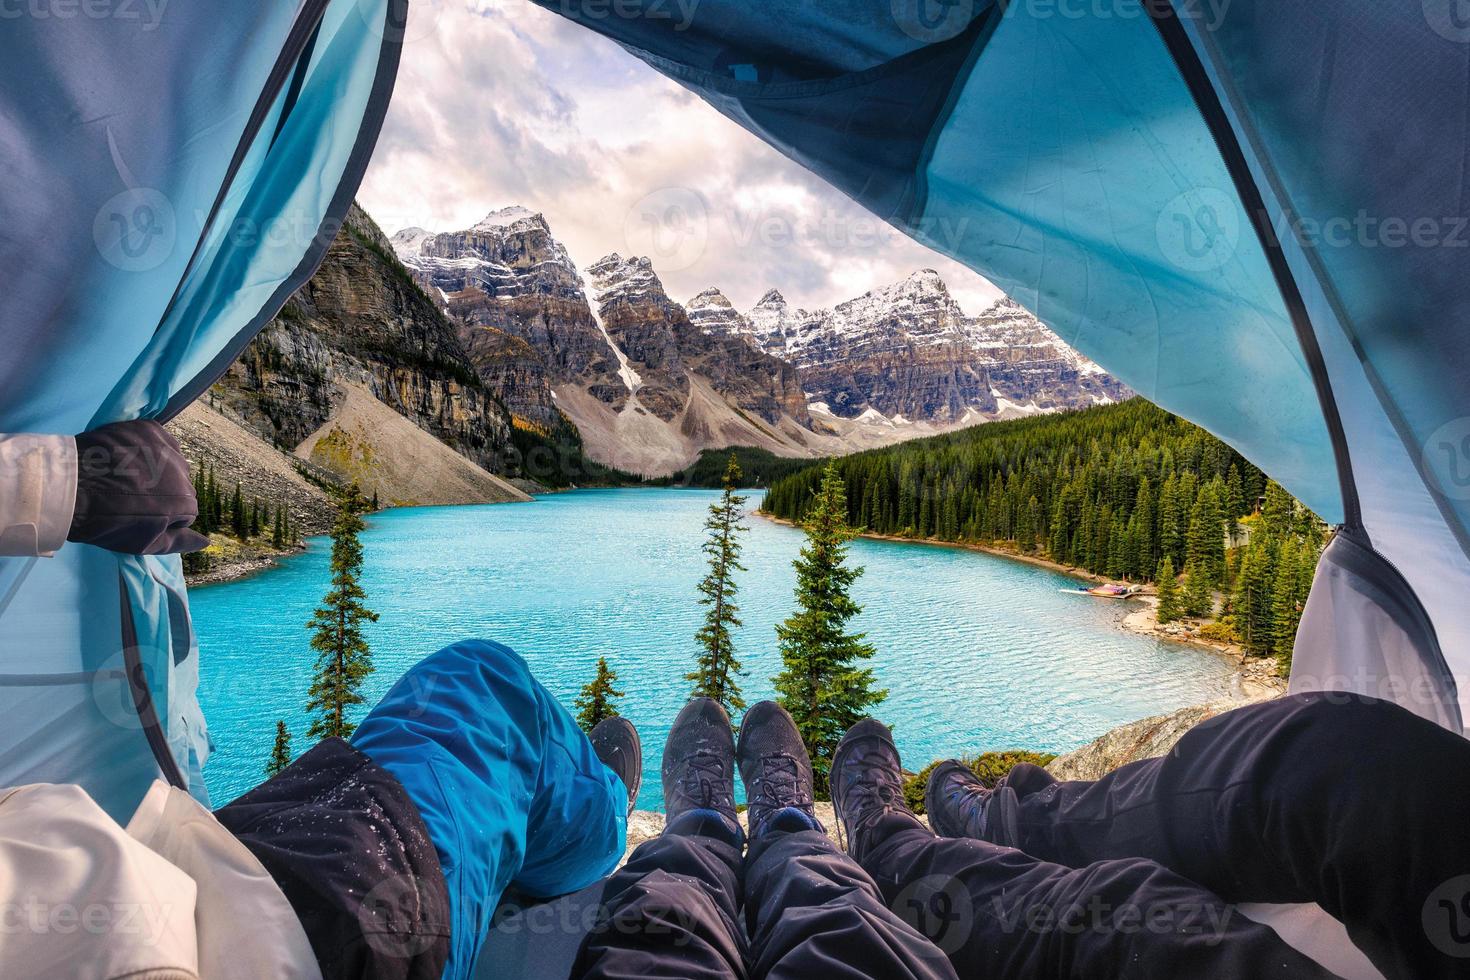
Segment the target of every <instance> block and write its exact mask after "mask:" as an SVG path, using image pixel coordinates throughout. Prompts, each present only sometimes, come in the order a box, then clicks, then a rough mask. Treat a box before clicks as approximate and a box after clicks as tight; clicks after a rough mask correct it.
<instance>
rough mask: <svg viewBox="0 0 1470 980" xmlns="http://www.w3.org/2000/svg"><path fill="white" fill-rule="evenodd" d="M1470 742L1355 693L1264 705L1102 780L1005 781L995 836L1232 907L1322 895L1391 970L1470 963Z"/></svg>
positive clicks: (991, 829) (993, 818)
mask: <svg viewBox="0 0 1470 980" xmlns="http://www.w3.org/2000/svg"><path fill="white" fill-rule="evenodd" d="M1466 813H1470V741H1467V740H1466V739H1464V738H1462V737H1460V736H1459V735H1457V734H1455V733H1453V732H1449V731H1446V730H1444V729H1442V728H1440V727H1438V726H1436V725H1434V724H1432V723H1430V722H1428V721H1425V720H1423V719H1421V718H1419V717H1417V716H1416V715H1413V714H1411V713H1410V712H1408V711H1406V710H1404V709H1403V708H1400V707H1398V706H1396V705H1393V704H1389V703H1387V702H1384V701H1378V700H1376V699H1373V698H1365V697H1360V696H1356V695H1341V694H1327V693H1319V694H1305V695H1296V696H1292V697H1288V698H1282V699H1280V700H1276V701H1271V702H1267V703H1264V704H1257V705H1250V706H1247V707H1244V708H1240V709H1237V710H1235V711H1231V712H1227V713H1225V714H1222V715H1219V716H1217V717H1215V718H1212V719H1210V720H1209V721H1207V722H1205V723H1204V724H1202V725H1199V726H1198V727H1196V728H1195V729H1193V730H1192V731H1190V732H1188V733H1187V734H1186V735H1185V736H1184V738H1182V739H1181V740H1180V741H1179V743H1178V745H1176V746H1175V748H1174V750H1173V751H1172V752H1170V753H1169V754H1168V755H1167V756H1165V757H1163V758H1161V759H1151V760H1147V761H1144V762H1139V763H1135V764H1133V765H1130V766H1125V767H1123V768H1122V769H1119V770H1118V771H1116V772H1114V773H1111V774H1109V775H1108V776H1105V777H1103V778H1102V779H1100V780H1098V781H1096V782H1092V783H1089V782H1067V783H1057V782H1054V781H1052V780H1050V779H1049V777H1046V776H1045V775H1044V774H1042V773H1040V772H1039V771H1037V770H1034V769H1029V770H1024V771H1019V772H1017V773H1016V774H1014V775H1013V777H1012V778H1010V779H1007V780H1006V781H1005V782H1003V783H1002V785H1001V787H1000V788H999V790H998V792H997V793H996V794H995V796H994V797H992V806H991V812H990V813H989V814H988V815H987V816H986V837H987V838H988V839H990V840H992V841H995V842H997V843H1001V844H1007V845H1011V846H1014V847H1018V848H1020V849H1022V850H1024V851H1025V852H1026V853H1028V854H1032V855H1035V856H1036V857H1038V858H1042V859H1044V860H1048V861H1055V862H1058V863H1061V864H1066V865H1071V866H1074V867H1076V866H1082V865H1086V864H1088V863H1090V862H1093V861H1097V860H1099V859H1104V858H1120V857H1143V858H1149V859H1152V860H1154V861H1156V862H1158V863H1159V864H1162V865H1163V866H1165V867H1167V868H1170V869H1171V870H1173V871H1176V872H1178V873H1179V874H1181V875H1183V876H1185V877H1186V878H1189V879H1190V880H1192V881H1196V882H1198V883H1199V884H1201V885H1203V886H1205V887H1206V888H1209V889H1210V890H1211V891H1213V892H1215V893H1217V894H1219V895H1220V896H1222V897H1223V898H1224V899H1226V900H1227V901H1231V902H1317V903H1318V904H1320V905H1321V906H1322V907H1323V908H1324V909H1325V910H1326V911H1327V912H1328V913H1329V914H1331V915H1332V916H1334V917H1336V918H1337V919H1339V920H1341V921H1342V922H1343V923H1344V925H1346V927H1347V930H1348V934H1349V935H1350V936H1351V937H1352V939H1353V941H1354V942H1355V943H1356V944H1357V945H1358V946H1359V947H1360V948H1361V949H1362V950H1363V951H1364V952H1365V953H1366V954H1367V955H1368V957H1369V958H1370V959H1371V960H1372V961H1373V963H1374V965H1376V966H1377V967H1378V968H1379V969H1380V970H1382V971H1383V972H1384V973H1385V974H1386V975H1388V976H1390V977H1405V978H1407V977H1413V978H1430V977H1450V976H1463V975H1464V972H1465V970H1466V964H1467V963H1470V959H1466V957H1467V956H1470V931H1467V925H1470V877H1466V876H1470V833H1467V832H1466V830H1465V827H1466V823H1465V820H1466V818H1465V814H1466Z"/></svg>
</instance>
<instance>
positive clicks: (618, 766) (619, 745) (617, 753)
mask: <svg viewBox="0 0 1470 980" xmlns="http://www.w3.org/2000/svg"><path fill="white" fill-rule="evenodd" d="M587 740H588V741H589V742H591V743H592V751H593V752H596V753H597V758H599V759H601V760H602V764H603V765H604V766H607V767H608V768H609V769H611V770H612V771H613V774H614V775H615V776H617V777H618V778H619V779H621V780H622V781H623V786H624V788H626V789H627V791H628V812H629V813H632V812H633V804H634V803H635V802H636V801H637V799H638V786H639V784H641V783H642V782H643V743H642V742H640V741H639V739H638V729H636V728H634V727H633V723H632V722H631V721H629V720H628V719H626V718H623V717H620V716H618V715H613V716H612V717H611V718H604V719H602V721H599V722H598V723H597V726H596V727H595V728H593V729H592V732H591V733H590V734H589V735H588V736H587Z"/></svg>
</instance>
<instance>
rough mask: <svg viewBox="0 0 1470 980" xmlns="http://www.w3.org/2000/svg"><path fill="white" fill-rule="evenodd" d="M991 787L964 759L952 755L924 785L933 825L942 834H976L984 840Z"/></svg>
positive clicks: (960, 835)
mask: <svg viewBox="0 0 1470 980" xmlns="http://www.w3.org/2000/svg"><path fill="white" fill-rule="evenodd" d="M989 802H990V790H988V789H986V788H985V784H984V783H982V782H980V780H979V778H978V777H977V776H976V775H975V774H974V773H973V772H971V771H970V767H969V766H966V765H965V764H963V763H960V762H956V761H955V760H953V759H949V760H947V761H945V762H941V763H940V764H939V765H937V766H935V767H934V771H933V772H931V773H929V783H928V785H926V786H925V787H924V808H925V809H926V810H928V811H929V826H930V827H932V828H933V829H934V832H935V833H936V834H938V835H939V836H941V837H973V838H974V839H976V840H984V839H985V838H984V835H983V833H982V832H981V831H982V830H983V829H984V823H983V821H984V818H985V805H986V804H987V803H989Z"/></svg>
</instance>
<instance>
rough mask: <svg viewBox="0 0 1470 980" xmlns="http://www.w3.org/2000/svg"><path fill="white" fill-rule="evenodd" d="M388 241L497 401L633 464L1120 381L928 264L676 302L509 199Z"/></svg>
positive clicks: (985, 410) (779, 446)
mask: <svg viewBox="0 0 1470 980" xmlns="http://www.w3.org/2000/svg"><path fill="white" fill-rule="evenodd" d="M392 247H393V250H394V251H395V252H396V253H397V255H398V257H399V259H400V260H401V261H402V262H403V263H404V265H405V267H406V268H407V269H408V270H409V272H410V274H411V275H412V276H413V278H414V279H415V280H416V281H417V282H418V283H419V284H420V285H421V286H422V287H423V289H424V290H425V292H427V293H428V295H429V296H430V297H431V298H432V299H434V300H435V301H436V302H438V303H439V304H440V305H441V308H442V309H444V310H445V312H447V313H448V314H449V315H450V317H451V318H452V319H453V320H454V321H455V322H456V323H457V324H458V325H459V329H460V335H461V339H462V341H463V343H464V346H465V347H466V349H467V350H468V351H469V354H470V358H471V361H472V362H473V363H474V365H475V368H476V370H477V371H478V373H479V374H480V376H481V378H482V379H483V380H484V381H485V382H486V384H488V385H489V386H490V387H491V389H492V390H494V391H496V392H497V393H498V394H499V395H500V398H501V400H502V401H503V402H504V403H505V404H506V406H507V407H508V408H509V409H510V411H511V413H512V415H513V416H516V417H519V418H524V419H528V420H530V421H533V422H536V423H538V424H540V425H543V426H549V427H555V426H557V425H564V424H574V425H575V426H576V428H577V429H578V431H579V432H580V434H581V436H582V437H583V440H584V442H585V443H586V445H587V448H588V451H589V452H590V453H592V455H593V456H594V458H597V459H600V460H601V461H603V462H608V463H611V464H613V465H616V466H619V467H622V468H625V469H632V470H636V471H639V472H645V473H654V472H667V471H668V470H671V469H676V468H678V467H679V466H682V465H684V464H685V463H687V462H689V461H691V460H692V459H693V457H694V456H695V455H697V454H698V452H699V450H700V449H703V448H718V447H723V446H727V445H737V444H741V445H759V446H764V447H766V448H769V449H772V450H773V451H775V452H778V453H782V454H785V455H823V454H828V453H840V452H846V451H851V450H853V449H858V448H866V447H868V446H871V445H878V444H882V443H884V442H893V441H896V440H899V439H903V438H910V437H913V436H918V435H925V434H930V433H932V432H937V431H943V430H944V429H946V428H953V427H954V426H957V425H964V424H970V423H974V422H981V421H986V420H989V419H996V418H1008V417H1013V416H1015V415H1024V414H1031V413H1035V412H1043V411H1051V410H1056V409H1061V408H1074V407H1081V406H1085V405H1091V404H1097V403H1101V402H1107V401H1114V400H1117V399H1120V398H1123V397H1127V395H1128V394H1129V392H1128V391H1127V389H1126V388H1124V387H1123V386H1122V385H1121V384H1119V383H1118V382H1117V381H1115V380H1114V379H1112V378H1111V377H1109V376H1108V375H1106V374H1105V373H1103V372H1102V370H1101V369H1100V368H1098V367H1097V366H1096V365H1095V364H1092V363H1091V362H1090V361H1087V360H1086V359H1085V358H1083V357H1081V356H1080V355H1078V354H1077V353H1076V352H1075V351H1072V350H1071V349H1070V348H1068V347H1067V346H1066V345H1065V344H1064V343H1062V342H1061V340H1060V339H1059V338H1058V337H1057V336H1056V335H1055V334H1053V333H1052V332H1051V331H1050V330H1048V329H1047V328H1046V327H1045V326H1043V325H1042V324H1041V323H1040V322H1039V321H1037V320H1036V319H1035V318H1034V317H1032V316H1031V315H1030V314H1029V313H1027V312H1026V311H1025V310H1024V309H1022V308H1021V307H1020V306H1018V305H1016V304H1014V303H1011V302H1010V301H1008V300H1003V301H1001V302H1000V303H997V304H996V305H995V306H993V307H991V308H990V309H988V310H986V311H985V312H983V313H981V314H980V315H979V316H975V317H970V316H967V315H966V314H965V313H964V311H963V310H962V309H961V308H960V306H959V304H958V303H956V302H955V300H954V298H953V297H952V296H951V295H950V293H949V290H948V288H947V287H946V285H945V283H944V281H943V280H942V279H941V278H940V277H939V275H938V274H937V273H936V272H934V271H933V270H930V269H924V270H920V271H918V272H915V273H914V274H913V275H911V276H909V277H908V278H906V279H904V280H902V281H900V282H896V283H893V284H891V285H888V286H884V287H882V288H879V289H874V290H872V291H870V292H867V293H864V294H863V295H862V296H859V297H856V298H855V299H851V300H848V301H847V302H844V303H839V304H837V305H836V306H835V307H833V308H831V309H819V310H811V311H808V310H803V309H797V308H794V307H792V306H790V304H788V303H787V302H786V300H785V298H784V297H782V296H781V294H780V293H779V292H777V291H776V290H774V289H773V290H771V291H769V292H768V293H766V295H765V296H763V297H762V298H761V299H760V301H759V302H758V303H756V305H755V306H754V307H752V308H751V309H749V310H747V311H746V312H745V313H741V312H739V311H738V310H737V309H736V308H735V306H734V304H732V303H731V302H730V300H729V299H728V298H727V297H726V296H725V295H724V293H722V292H721V291H720V290H719V289H717V288H711V289H707V290H705V291H704V292H701V293H700V294H698V295H697V296H695V297H694V298H693V299H691V300H690V301H689V302H688V303H685V304H682V305H681V304H679V303H677V302H675V301H674V300H672V299H671V298H670V297H669V296H668V294H667V293H666V291H665V290H664V286H663V283H662V282H661V281H660V280H659V277H658V272H657V270H656V269H655V268H654V266H653V264H652V263H651V262H650V261H649V260H648V259H647V258H646V257H642V256H626V257H625V256H622V255H619V254H617V253H613V254H610V255H607V256H604V257H603V258H601V259H599V260H598V261H596V262H594V263H592V264H591V265H589V266H587V267H586V269H585V270H582V271H579V270H578V268H577V266H576V264H575V263H574V262H573V261H572V259H571V257H570V255H569V254H568V252H567V250H566V248H565V247H563V245H562V244H561V243H560V242H558V241H557V240H556V238H555V237H554V236H553V235H552V233H551V229H550V227H549V225H548V224H547V221H546V219H545V218H544V217H543V216H542V215H540V214H537V213H535V212H533V211H530V210H528V209H526V208H523V207H508V208H501V209H500V210H498V211H492V212H491V213H490V214H488V215H486V216H485V217H484V218H483V219H482V220H480V221H478V222H476V223H475V224H474V225H472V226H471V227H469V228H466V229H463V230H461V231H454V232H442V233H434V232H430V231H426V230H425V229H422V228H406V229H404V230H402V231H400V232H398V233H397V234H396V235H394V236H393V238H392ZM584 272H585V275H584V274H583V273H584Z"/></svg>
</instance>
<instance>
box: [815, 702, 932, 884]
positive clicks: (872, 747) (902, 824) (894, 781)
mask: <svg viewBox="0 0 1470 980" xmlns="http://www.w3.org/2000/svg"><path fill="white" fill-rule="evenodd" d="M832 806H833V809H835V810H836V811H837V819H838V820H839V821H841V823H842V829H843V831H844V832H845V834H846V835H847V852H848V853H849V854H851V855H852V856H853V858H854V859H855V860H857V861H862V860H863V858H864V857H865V856H866V855H867V854H868V853H869V852H870V851H871V850H872V849H873V847H874V845H876V844H878V843H879V842H881V841H882V840H883V839H884V838H885V837H887V836H888V834H890V833H892V832H893V831H895V830H899V829H905V828H907V827H909V826H913V827H919V828H923V827H924V822H923V821H922V820H920V819H919V818H918V817H916V816H914V812H913V811H912V810H910V809H909V808H908V806H907V805H906V804H905V803H904V801H903V770H902V768H901V767H900V766H899V760H898V749H897V748H896V747H895V746H894V744H893V735H892V734H891V733H890V732H889V731H888V728H887V726H886V725H884V724H883V723H882V722H880V721H878V720H876V719H873V718H864V719H863V720H862V721H860V722H858V723H857V724H856V725H853V726H852V728H850V729H849V730H848V732H847V734H846V735H844V736H843V738H842V741H841V742H840V743H839V744H838V746H837V751H836V752H834V753H833V754H832ZM926 832H927V831H926Z"/></svg>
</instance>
